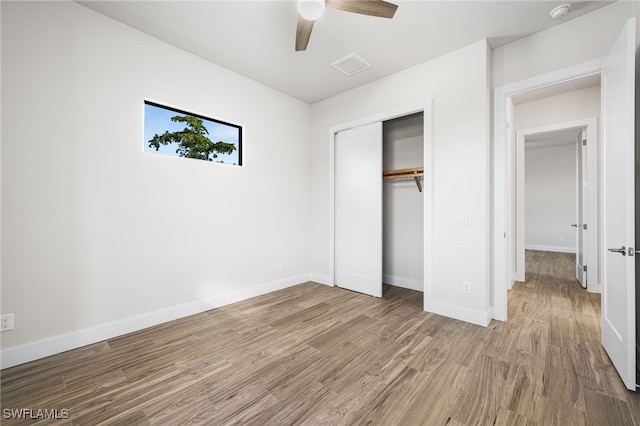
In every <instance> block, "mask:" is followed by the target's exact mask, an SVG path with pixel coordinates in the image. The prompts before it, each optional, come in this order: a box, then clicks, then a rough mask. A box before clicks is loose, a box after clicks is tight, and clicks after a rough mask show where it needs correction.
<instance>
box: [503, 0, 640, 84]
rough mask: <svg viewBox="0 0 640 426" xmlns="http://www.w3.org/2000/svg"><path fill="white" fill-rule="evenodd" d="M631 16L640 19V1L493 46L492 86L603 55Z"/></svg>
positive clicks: (604, 9)
mask: <svg viewBox="0 0 640 426" xmlns="http://www.w3.org/2000/svg"><path fill="white" fill-rule="evenodd" d="M634 16H636V17H638V19H640V2H637V1H617V2H614V3H612V4H610V5H608V6H605V7H602V8H600V9H597V10H595V11H593V12H591V13H588V14H586V15H582V16H579V17H577V18H574V19H572V20H569V21H567V22H565V23H562V24H560V25H557V26H555V27H551V28H549V29H547V30H544V31H540V32H538V33H535V34H532V35H530V36H528V37H525V38H522V39H520V40H517V41H515V42H513V43H509V44H506V45H504V46H501V47H498V48H496V49H494V50H493V52H492V72H493V79H492V82H493V87H498V86H502V85H504V84H508V83H513V82H516V81H520V80H524V79H526V78H529V77H534V76H537V75H540V74H544V73H547V72H551V71H555V70H558V69H561V68H566V67H569V66H571V65H576V64H580V63H583V62H587V61H590V60H593V59H597V58H601V57H604V56H605V55H607V53H609V50H610V49H611V46H612V45H613V42H614V41H615V39H616V37H617V36H618V34H619V33H620V31H621V30H622V27H623V26H624V24H625V23H626V21H627V20H628V19H629V18H631V17H634ZM638 31H639V32H638V41H639V42H640V29H639V30H638Z"/></svg>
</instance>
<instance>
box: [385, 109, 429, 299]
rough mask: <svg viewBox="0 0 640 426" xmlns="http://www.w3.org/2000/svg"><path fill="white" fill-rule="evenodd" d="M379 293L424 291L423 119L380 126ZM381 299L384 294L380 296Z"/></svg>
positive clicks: (405, 118) (415, 117)
mask: <svg viewBox="0 0 640 426" xmlns="http://www.w3.org/2000/svg"><path fill="white" fill-rule="evenodd" d="M382 129H383V132H382V135H383V136H382V146H383V153H382V163H383V166H382V168H383V171H384V172H383V177H384V180H383V191H382V205H383V209H382V229H383V232H382V248H383V249H382V259H383V260H382V269H383V283H384V284H385V286H384V288H383V293H387V292H388V290H390V288H389V287H388V286H393V287H402V288H406V289H410V290H415V291H419V292H422V291H423V290H424V284H423V283H424V235H425V234H424V192H423V179H424V143H423V141H424V113H423V112H418V113H415V114H411V115H407V116H403V117H398V118H395V119H392V120H388V121H384V122H383V125H382ZM383 296H384V294H383Z"/></svg>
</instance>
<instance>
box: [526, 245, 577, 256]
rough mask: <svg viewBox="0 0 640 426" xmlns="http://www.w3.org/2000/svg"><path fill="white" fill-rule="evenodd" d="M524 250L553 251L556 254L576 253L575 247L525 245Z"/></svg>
mask: <svg viewBox="0 0 640 426" xmlns="http://www.w3.org/2000/svg"><path fill="white" fill-rule="evenodd" d="M524 248H525V250H537V251H554V252H556V253H573V254H575V253H576V248H575V247H561V246H544V245H538V244H525V245H524Z"/></svg>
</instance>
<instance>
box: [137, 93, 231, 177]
mask: <svg viewBox="0 0 640 426" xmlns="http://www.w3.org/2000/svg"><path fill="white" fill-rule="evenodd" d="M144 150H145V152H153V153H156V154H164V155H172V156H174V157H186V158H195V159H198V160H205V161H212V162H215V163H224V164H232V165H234V166H241V165H242V126H238V125H236V124H231V123H225V122H224V121H220V120H216V119H213V118H208V117H204V116H202V115H198V114H192V113H190V112H185V111H181V110H179V109H175V108H171V107H167V106H164V105H159V104H156V103H153V102H149V101H144Z"/></svg>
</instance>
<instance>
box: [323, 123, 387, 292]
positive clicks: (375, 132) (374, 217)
mask: <svg viewBox="0 0 640 426" xmlns="http://www.w3.org/2000/svg"><path fill="white" fill-rule="evenodd" d="M335 221H336V223H335V232H336V235H335V245H336V246H335V257H336V258H335V282H336V285H337V286H338V287H342V288H346V289H349V290H353V291H358V292H360V293H366V294H370V295H371V296H376V297H382V123H380V122H379V123H374V124H370V125H367V126H362V127H358V128H355V129H350V130H346V131H343V132H340V133H338V134H336V138H335Z"/></svg>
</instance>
